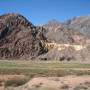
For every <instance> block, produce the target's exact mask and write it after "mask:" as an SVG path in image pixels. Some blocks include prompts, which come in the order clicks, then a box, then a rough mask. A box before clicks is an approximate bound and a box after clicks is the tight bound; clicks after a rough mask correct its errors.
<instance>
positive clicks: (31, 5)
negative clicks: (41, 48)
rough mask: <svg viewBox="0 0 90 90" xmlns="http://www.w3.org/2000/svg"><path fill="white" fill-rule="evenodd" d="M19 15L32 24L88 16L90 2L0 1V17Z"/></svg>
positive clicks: (74, 0) (70, 0)
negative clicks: (12, 14)
mask: <svg viewBox="0 0 90 90" xmlns="http://www.w3.org/2000/svg"><path fill="white" fill-rule="evenodd" d="M12 12H15V13H20V14H22V15H24V16H25V17H26V18H27V19H29V21H32V22H33V23H34V24H42V23H45V22H47V21H48V20H51V19H57V20H59V21H64V20H67V19H70V18H72V17H74V16H83V15H89V14H90V0H0V15H1V14H4V13H12Z"/></svg>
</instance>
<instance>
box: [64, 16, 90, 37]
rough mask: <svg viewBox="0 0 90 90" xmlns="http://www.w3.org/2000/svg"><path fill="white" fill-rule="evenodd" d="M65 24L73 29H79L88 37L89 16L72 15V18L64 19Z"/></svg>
mask: <svg viewBox="0 0 90 90" xmlns="http://www.w3.org/2000/svg"><path fill="white" fill-rule="evenodd" d="M65 25H67V26H68V27H70V28H73V29H74V30H77V31H80V32H81V33H83V34H84V35H86V36H88V38H90V16H79V17H74V18H73V19H71V20H68V21H66V22H65Z"/></svg>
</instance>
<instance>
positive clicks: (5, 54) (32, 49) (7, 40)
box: [0, 14, 46, 59]
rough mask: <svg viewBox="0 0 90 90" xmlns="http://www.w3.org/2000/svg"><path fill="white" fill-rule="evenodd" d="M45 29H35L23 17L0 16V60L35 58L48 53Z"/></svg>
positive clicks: (12, 15) (16, 15)
mask: <svg viewBox="0 0 90 90" xmlns="http://www.w3.org/2000/svg"><path fill="white" fill-rule="evenodd" d="M43 33H44V29H43V28H41V27H35V26H34V25H33V24H32V23H31V22H29V21H28V20H27V19H26V18H24V17H23V16H22V15H18V14H5V15H2V16H0V59H5V58H7V59H8V58H14V59H17V58H35V57H37V56H39V55H41V54H43V53H45V52H46V50H45V48H44V47H43V43H42V42H43V41H44V40H45V39H46V38H45V37H44V34H43Z"/></svg>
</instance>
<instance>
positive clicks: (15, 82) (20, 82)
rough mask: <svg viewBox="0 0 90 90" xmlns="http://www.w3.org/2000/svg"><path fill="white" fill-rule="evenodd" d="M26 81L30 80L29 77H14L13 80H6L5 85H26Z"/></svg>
mask: <svg viewBox="0 0 90 90" xmlns="http://www.w3.org/2000/svg"><path fill="white" fill-rule="evenodd" d="M26 82H28V79H20V80H18V79H16V80H15V79H14V80H13V79H12V80H7V81H5V82H4V83H5V87H9V86H12V87H17V86H21V85H24V84H25V83H26Z"/></svg>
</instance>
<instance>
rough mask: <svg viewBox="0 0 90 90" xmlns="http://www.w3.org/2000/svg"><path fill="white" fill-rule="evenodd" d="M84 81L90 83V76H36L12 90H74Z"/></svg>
mask: <svg viewBox="0 0 90 90" xmlns="http://www.w3.org/2000/svg"><path fill="white" fill-rule="evenodd" d="M86 82H89V84H90V76H65V77H36V78H33V79H32V80H30V81H29V82H28V83H27V84H25V85H24V86H21V87H18V88H16V89H14V90H74V88H75V87H76V86H78V85H80V84H83V83H86ZM45 88H46V89H45ZM80 90H81V89H80ZM82 90H84V89H82ZM86 90H88V89H86Z"/></svg>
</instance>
